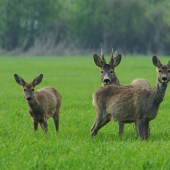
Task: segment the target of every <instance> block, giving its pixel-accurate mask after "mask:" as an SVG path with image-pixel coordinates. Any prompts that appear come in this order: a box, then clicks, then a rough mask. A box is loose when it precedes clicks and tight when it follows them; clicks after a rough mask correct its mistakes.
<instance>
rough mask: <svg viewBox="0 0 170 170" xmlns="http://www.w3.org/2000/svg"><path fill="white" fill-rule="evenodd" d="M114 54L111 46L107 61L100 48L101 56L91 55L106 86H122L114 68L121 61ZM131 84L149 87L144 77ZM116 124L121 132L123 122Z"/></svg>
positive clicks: (119, 57) (119, 56)
mask: <svg viewBox="0 0 170 170" xmlns="http://www.w3.org/2000/svg"><path fill="white" fill-rule="evenodd" d="M116 54H117V52H115V54H114V55H113V48H112V55H111V59H110V61H109V63H106V60H105V58H104V54H103V51H102V50H101V56H102V58H100V57H99V56H98V55H97V54H94V55H93V58H94V62H95V64H96V65H97V66H98V67H99V68H100V72H101V74H100V77H101V81H102V85H103V86H106V85H117V86H122V84H120V81H119V79H118V77H117V76H116V73H115V68H116V67H117V66H118V65H119V64H120V62H121V54H118V55H117V56H116ZM131 85H132V86H133V87H137V88H138V87H141V88H151V85H150V84H149V82H148V81H147V80H146V79H141V78H137V79H134V80H133V81H132V82H131ZM118 124H119V130H118V133H119V134H122V133H123V130H124V124H123V123H121V122H118Z"/></svg>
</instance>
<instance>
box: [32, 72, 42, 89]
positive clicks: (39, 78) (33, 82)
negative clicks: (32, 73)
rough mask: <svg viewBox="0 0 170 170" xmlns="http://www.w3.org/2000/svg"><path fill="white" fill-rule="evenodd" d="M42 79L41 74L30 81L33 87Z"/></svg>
mask: <svg viewBox="0 0 170 170" xmlns="http://www.w3.org/2000/svg"><path fill="white" fill-rule="evenodd" d="M42 79H43V74H40V75H39V76H38V77H36V78H35V79H34V80H33V81H32V84H33V86H37V85H38V84H40V83H41V81H42Z"/></svg>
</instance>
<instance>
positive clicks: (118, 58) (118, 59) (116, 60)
mask: <svg viewBox="0 0 170 170" xmlns="http://www.w3.org/2000/svg"><path fill="white" fill-rule="evenodd" d="M121 58H122V55H121V54H118V55H117V56H116V57H114V56H113V55H112V57H111V59H110V62H109V64H110V65H112V66H113V67H116V66H118V65H119V64H120V62H121Z"/></svg>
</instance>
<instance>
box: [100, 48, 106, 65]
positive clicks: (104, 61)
mask: <svg viewBox="0 0 170 170" xmlns="http://www.w3.org/2000/svg"><path fill="white" fill-rule="evenodd" d="M101 56H102V61H103V63H106V60H105V59H104V54H103V51H102V49H101Z"/></svg>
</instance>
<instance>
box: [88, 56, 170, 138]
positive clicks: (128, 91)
mask: <svg viewBox="0 0 170 170" xmlns="http://www.w3.org/2000/svg"><path fill="white" fill-rule="evenodd" d="M152 62H153V64H154V66H155V67H157V72H158V76H157V83H156V85H155V87H154V88H153V89H149V88H134V87H132V86H130V85H127V86H113V85H112V86H104V87H101V88H99V89H97V90H96V91H95V93H94V105H95V108H96V119H95V122H94V124H93V126H92V128H91V136H95V135H96V134H97V132H98V130H99V129H100V128H102V127H103V126H104V125H106V124H107V123H108V122H109V121H111V120H114V121H119V122H122V123H132V122H135V128H136V131H137V132H138V134H139V137H140V138H141V139H142V140H146V139H148V135H149V122H150V121H151V120H153V119H155V117H156V115H157V112H158V109H159V105H160V103H161V102H162V101H163V98H164V95H165V91H166V88H167V86H168V82H169V81H170V60H169V61H168V63H167V64H166V65H163V64H161V62H160V60H159V59H158V58H157V57H156V56H155V55H154V56H153V58H152Z"/></svg>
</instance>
